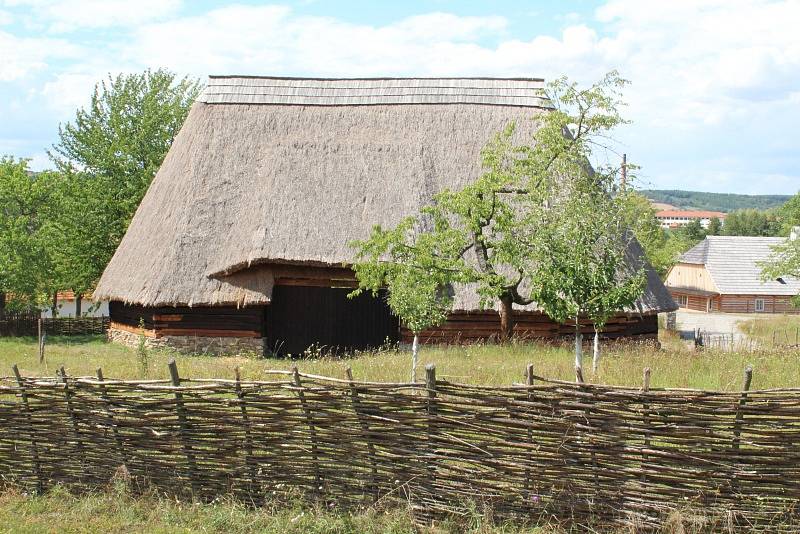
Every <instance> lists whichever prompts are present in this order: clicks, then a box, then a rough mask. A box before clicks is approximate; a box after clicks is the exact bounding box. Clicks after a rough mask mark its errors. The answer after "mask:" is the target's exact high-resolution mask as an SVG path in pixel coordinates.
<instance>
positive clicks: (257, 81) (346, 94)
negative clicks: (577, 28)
mask: <svg viewBox="0 0 800 534" xmlns="http://www.w3.org/2000/svg"><path fill="white" fill-rule="evenodd" d="M197 100H198V102H200V103H203V104H223V105H224V104H262V105H279V106H280V105H283V106H292V105H301V106H370V105H373V106H374V105H409V104H426V105H447V104H466V105H495V106H514V107H530V108H540V109H550V108H552V104H551V103H550V101H549V99H548V98H547V96H546V94H545V92H544V80H542V79H539V78H488V77H476V78H294V77H291V78H290V77H267V76H252V77H244V76H212V77H209V80H208V84H207V85H206V87H205V89H204V90H203V93H202V94H201V95H200V96H199V97H198V99H197Z"/></svg>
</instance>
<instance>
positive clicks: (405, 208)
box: [95, 76, 674, 345]
mask: <svg viewBox="0 0 800 534" xmlns="http://www.w3.org/2000/svg"><path fill="white" fill-rule="evenodd" d="M542 87H543V82H542V80H539V79H485V78H470V79H454V78H437V79H421V78H415V79H297V78H270V77H243V76H235V77H231V76H214V77H211V78H210V79H209V83H208V86H207V87H206V89H205V91H204V93H203V94H202V96H201V97H200V98H199V99H198V101H197V102H196V103H195V104H194V106H193V107H192V109H191V111H190V113H189V116H188V118H187V120H186V122H185V124H184V126H183V128H182V130H181V132H180V133H179V135H178V136H177V138H176V139H175V142H174V144H173V145H172V148H171V149H170V151H169V153H168V154H167V157H166V158H165V160H164V163H163V164H162V166H161V169H160V170H159V172H158V174H157V175H156V177H155V180H154V181H153V184H152V185H151V186H150V189H149V190H148V192H147V195H146V196H145V198H144V200H143V201H142V204H141V206H140V207H139V209H138V211H137V212H136V215H135V217H134V218H133V221H132V222H131V225H130V228H129V229H128V232H127V234H126V236H125V238H124V239H123V241H122V243H121V245H120V247H119V249H118V250H117V252H116V254H115V255H114V257H113V259H112V260H111V262H110V264H109V265H108V267H107V269H106V271H105V273H104V274H103V277H102V279H101V281H100V283H99V285H98V287H97V290H96V291H95V295H96V296H97V297H98V298H102V299H109V300H111V301H114V302H116V303H117V305H116V309H117V310H122V311H119V313H118V315H119V317H120V324H125V323H124V321H123V317H122V315H125V314H126V313H133V314H134V315H135V314H136V313H144V314H145V315H148V316H149V315H151V314H150V312H149V311H147V310H148V309H150V308H152V309H159V310H161V313H155V314H154V315H159V316H166V315H170V313H166V311H168V309H169V308H176V309H177V308H180V309H181V310H183V311H184V312H185V313H184V315H185V314H191V313H196V312H191V313H190V312H189V311H187V310H190V309H195V310H199V309H205V308H209V307H210V308H211V310H212V311H213V310H221V309H226V310H228V309H230V310H235V309H239V310H248V309H249V310H251V314H252V313H253V312H252V310H253V309H256V308H257V309H258V310H262V309H263V308H265V307H266V308H269V307H270V305H272V304H274V300H275V288H276V287H278V286H293V287H320V286H327V288H335V287H337V286H342V285H345V286H346V285H348V284H352V273H351V272H350V271H349V269H346V266H347V265H348V264H349V262H350V261H351V260H352V257H353V251H352V249H351V248H350V247H349V246H348V243H349V242H350V241H351V240H353V239H359V238H364V237H366V236H367V235H368V233H369V231H370V229H371V228H372V226H373V225H375V224H382V225H385V226H389V225H393V224H395V223H396V222H398V221H399V220H400V219H401V218H402V217H403V216H406V215H409V214H412V213H415V212H416V211H417V210H419V208H421V207H422V206H424V205H426V204H428V203H429V202H430V200H431V198H432V196H433V195H434V194H435V193H436V192H438V191H441V190H442V189H444V188H459V187H462V186H464V185H466V184H467V183H469V182H470V181H471V180H473V179H474V178H476V177H477V176H478V175H479V174H480V172H481V167H480V157H479V154H480V151H481V149H482V148H483V146H484V145H485V144H486V142H487V140H488V139H490V138H491V136H492V135H493V134H495V133H496V132H498V131H500V130H502V129H503V128H504V127H505V126H506V125H508V124H509V122H511V121H516V123H517V134H516V135H518V136H520V138H522V137H525V136H530V135H531V134H532V133H533V132H534V131H535V128H536V118H537V116H538V115H539V114H541V113H546V112H547V110H548V102H547V100H546V99H545V98H544V96H543V94H542ZM629 256H630V261H631V262H633V263H640V262H641V261H642V258H641V256H642V255H641V251H640V249H639V248H638V245H634V246H633V248H632V250H631V251H630V254H629ZM649 274H650V283H649V285H648V288H647V291H646V292H645V294H644V295H643V296H642V298H641V299H640V300H639V301H638V302H637V304H636V306H635V307H634V309H631V310H627V311H628V312H630V313H635V314H639V315H650V314H654V313H656V312H658V311H663V310H667V309H672V308H673V307H674V304H673V303H672V299H671V298H670V296H669V294H668V293H667V292H666V290H665V288H664V287H663V285H662V284H661V282H660V281H659V279H658V277H657V276H656V274H655V273H654V272H653V271H652V269H649ZM304 280H305V281H307V284H306V285H305V286H304V285H303V284H304V282H303V281H304ZM112 308H113V306H112ZM456 308H457V309H458V310H460V311H463V312H477V311H478V300H477V298H476V296H475V295H473V294H471V292H468V291H463V290H462V291H460V292H459V294H458V298H457V303H456ZM126 310H127V311H126ZM131 310H138V311H131ZM142 310H145V311H144V312H143V311H142ZM273 312H274V306H273ZM231 313H233V312H231ZM259 313H261V312H260V311H259ZM264 313H266V314H267V315H269V313H270V312H264ZM113 315H114V311H113V309H112V320H114V317H113ZM172 315H176V316H177V315H180V314H172ZM128 319H130V318H129V317H128ZM145 319H147V317H145ZM255 320H256V319H255V318H252V317H251V321H255ZM146 322H147V321H146ZM151 322H152V323H153V325H152V328H151V329H149V330H150V333H153V332H156V333H155V334H154V335H156V336H157V335H158V334H157V332H158V331H159V327H158V326H157V325H159V324H161V325H162V326H163V324H164V321H159V320H156V319H153V320H152V321H151ZM179 322H180V321H179V320H177V319H176V320H175V321H174V323H179ZM263 322H264V326H263V327H262V330H261V331H260V337H264V336H265V335H266V336H267V337H269V335H268V334H266V332H265V329H266V328H267V326H268V325H267V323H269V320H268V319H265V320H264V321H263ZM128 326H131V325H128ZM168 326H170V327H171V328H167V329H166V330H169V331H171V333H172V335H177V334H176V332H175V331H176V328H172V327H175V326H176V324H169V325H168ZM251 326H252V325H251ZM161 330H162V332H163V331H165V330H164V328H162V329H161ZM207 330H208V329H203V328H195V329H193V330H192V332H194V334H198V332H199V333H200V335H204V334H205V333H207V332H206V331H207ZM217 330H219V329H215V331H214V334H215V335H216V334H219V333H220V332H219V331H217ZM236 330H237V331H241V330H242V329H240V328H237V329H236ZM220 331H221V330H220ZM253 332H254V331H253ZM163 335H167V334H163ZM234 337H235V336H234ZM312 337H313V336H312ZM356 345H357V343H356Z"/></svg>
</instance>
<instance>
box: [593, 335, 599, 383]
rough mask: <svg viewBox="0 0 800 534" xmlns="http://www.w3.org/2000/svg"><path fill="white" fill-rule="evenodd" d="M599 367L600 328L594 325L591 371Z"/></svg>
mask: <svg viewBox="0 0 800 534" xmlns="http://www.w3.org/2000/svg"><path fill="white" fill-rule="evenodd" d="M598 367H600V329H598V328H597V325H594V347H593V350H592V371H593V372H595V373H596V372H597V368H598Z"/></svg>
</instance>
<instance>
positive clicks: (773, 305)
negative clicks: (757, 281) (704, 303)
mask: <svg viewBox="0 0 800 534" xmlns="http://www.w3.org/2000/svg"><path fill="white" fill-rule="evenodd" d="M756 299H759V300H763V301H764V309H763V311H756ZM720 311H723V312H727V313H787V314H800V308H795V307H794V306H792V303H791V298H790V297H786V296H775V295H722V297H721V302H720Z"/></svg>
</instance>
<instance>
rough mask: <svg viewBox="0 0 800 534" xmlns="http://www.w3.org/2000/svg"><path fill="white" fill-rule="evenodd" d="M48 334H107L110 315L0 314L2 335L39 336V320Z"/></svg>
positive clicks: (0, 331)
mask: <svg viewBox="0 0 800 534" xmlns="http://www.w3.org/2000/svg"><path fill="white" fill-rule="evenodd" d="M40 319H41V321H42V330H43V332H44V333H46V334H47V335H48V336H86V335H98V334H105V333H106V331H107V330H108V327H109V325H110V319H109V318H108V317H45V318H41V317H40V316H39V315H38V314H35V313H8V312H6V313H4V314H2V315H0V337H16V336H37V335H39V320H40Z"/></svg>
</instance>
